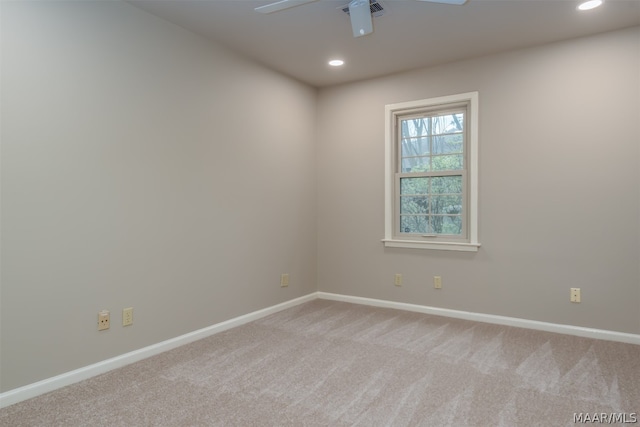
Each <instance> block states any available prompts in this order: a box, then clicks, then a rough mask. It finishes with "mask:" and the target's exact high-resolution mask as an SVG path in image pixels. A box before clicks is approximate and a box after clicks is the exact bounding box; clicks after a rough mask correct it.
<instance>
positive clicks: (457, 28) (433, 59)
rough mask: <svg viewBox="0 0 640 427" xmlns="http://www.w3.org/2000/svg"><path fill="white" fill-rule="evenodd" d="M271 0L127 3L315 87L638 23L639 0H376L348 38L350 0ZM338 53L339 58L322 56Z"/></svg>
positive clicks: (146, 0) (134, 0) (148, 0)
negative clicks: (584, 0)
mask: <svg viewBox="0 0 640 427" xmlns="http://www.w3.org/2000/svg"><path fill="white" fill-rule="evenodd" d="M273 1H275V0H261V1H254V0H131V1H129V3H131V4H133V5H135V6H137V7H140V8H141V9H144V10H147V11H149V12H151V13H153V14H155V15H157V16H160V17H162V18H164V19H166V20H168V21H171V22H173V23H175V24H178V25H180V26H182V27H185V28H187V29H189V30H191V31H193V32H195V33H198V34H201V35H203V36H205V37H208V38H210V39H212V40H215V41H216V42H218V43H219V44H222V45H224V46H227V47H228V48H231V49H233V50H235V51H237V52H240V53H242V54H244V55H246V56H248V57H250V58H252V59H254V60H256V61H258V62H260V63H262V64H264V65H266V66H268V67H270V68H272V69H275V70H278V71H281V72H282V73H285V74H287V75H289V76H292V77H294V78H296V79H298V80H300V81H303V82H305V83H308V84H310V85H313V86H316V87H323V86H329V85H335V84H340V83H345V82H351V81H355V80H361V79H366V78H371V77H377V76H382V75H386V74H392V73H396V72H400V71H405V70H410V69H415V68H422V67H428V66H435V65H438V64H442V63H446V62H451V61H456V60H460V59H465V58H471V57H478V56H483V55H487V54H491V53H495V52H500V51H506V50H511V49H516V48H522V47H527V46H533V45H538V44H543V43H549V42H554V41H559V40H563V39H568V38H574V37H581V36H585V35H589V34H595V33H600V32H604V31H611V30H615V29H620V28H625V27H629V26H633V25H640V0H605V3H604V4H603V5H602V6H601V7H599V8H597V9H594V10H591V11H587V12H579V11H577V10H576V6H577V5H578V3H579V2H578V0H469V1H468V2H467V4H465V5H463V6H454V5H443V4H435V3H423V2H418V1H415V0H380V3H382V5H383V7H384V8H385V14H384V15H383V16H381V17H378V18H374V33H373V34H371V35H368V36H364V37H359V38H353V36H352V33H351V25H350V21H349V17H348V15H346V14H345V13H344V12H342V11H341V10H340V9H339V8H338V7H339V6H342V5H344V4H346V3H348V0H338V1H336V0H320V1H317V2H315V3H309V4H305V5H302V6H298V7H294V8H291V9H287V10H284V11H280V12H277V13H272V14H269V15H264V14H259V13H256V12H254V10H253V9H254V8H255V7H256V6H261V5H265V4H269V3H272V2H273ZM338 57H339V58H342V59H344V60H345V62H346V64H345V65H344V66H343V67H341V68H339V69H336V68H332V67H329V66H328V65H327V61H328V60H329V59H331V58H338Z"/></svg>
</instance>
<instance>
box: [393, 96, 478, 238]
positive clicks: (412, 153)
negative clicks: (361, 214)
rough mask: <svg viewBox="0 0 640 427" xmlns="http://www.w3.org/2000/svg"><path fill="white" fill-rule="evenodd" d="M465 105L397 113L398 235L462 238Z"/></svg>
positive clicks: (464, 222) (464, 233)
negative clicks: (403, 113)
mask: <svg viewBox="0 0 640 427" xmlns="http://www.w3.org/2000/svg"><path fill="white" fill-rule="evenodd" d="M465 117H466V107H459V108H456V109H453V110H447V111H443V110H440V109H438V110H435V111H426V112H420V113H419V114H417V115H416V114H415V113H412V114H408V115H398V116H397V117H396V120H397V125H396V128H397V131H398V135H397V146H396V152H397V154H398V155H397V156H396V157H397V164H396V175H395V176H396V178H395V179H396V193H397V195H398V196H397V200H396V210H397V215H396V219H397V220H396V225H395V234H396V235H397V236H403V238H404V237H406V236H411V237H413V238H416V237H419V238H435V237H439V236H442V237H447V238H448V239H466V226H465V224H466V220H465V218H466V210H467V209H466V205H467V203H466V197H465V187H466V185H465V181H466V173H465V152H466V150H465V145H466V144H465V141H466V139H467V138H466V136H465V135H466V132H465V122H466V120H465Z"/></svg>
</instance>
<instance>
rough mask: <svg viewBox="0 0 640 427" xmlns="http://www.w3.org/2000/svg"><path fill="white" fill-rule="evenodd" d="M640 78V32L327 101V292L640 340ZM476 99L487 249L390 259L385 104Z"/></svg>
mask: <svg viewBox="0 0 640 427" xmlns="http://www.w3.org/2000/svg"><path fill="white" fill-rule="evenodd" d="M639 66H640V31H639V29H638V28H637V27H636V28H634V29H628V30H624V31H618V32H613V33H608V34H602V35H598V36H594V37H589V38H583V39H577V40H572V41H567V42H563V43H557V44H552V45H547V46H542V47H539V48H532V49H527V50H520V51H515V52H511V53H507V54H500V55H494V56H490V57H483V58H479V59H474V60H468V61H464V62H457V63H452V64H449V65H445V66H441V67H437V68H431V69H426V70H420V71H415V72H410V73H405V74H400V75H394V76H390V77H385V78H379V79H375V80H370V81H364V82H359V83H355V84H349V85H344V86H339V87H333V88H328V89H324V90H322V91H320V93H319V103H318V111H319V112H318V115H319V120H318V129H319V140H318V287H319V290H320V291H326V292H335V293H339V294H348V295H356V296H361V297H370V298H379V299H385V300H391V301H400V302H406V303H415V304H422V305H429V306H435V307H443V308H449V309H456V310H465V311H472V312H478V313H490V314H497V315H504V316H513V317H518V318H524V319H533V320H539V321H546V322H554V323H561V324H570V325H577V326H586V327H594V328H601V329H608V330H614V331H622V332H630V333H640V277H639V269H638V265H639V260H640V253H639V238H640V234H639V228H638V226H639V220H640V212H639V205H638V200H639V195H640V188H639V185H640V181H639V179H638V178H639V177H638V170H639V169H640V167H639V166H640V165H639V161H640V157H639V152H638V146H639V143H640V130H639V122H640V105H639V104H640V87H639V81H640V79H639V78H638V77H639V75H640V68H639ZM476 90H477V91H479V94H480V107H479V108H480V123H479V126H480V138H479V147H480V164H479V185H480V193H479V203H480V206H479V235H480V242H481V243H482V247H481V248H480V250H479V252H477V253H456V252H445V251H424V250H423V251H420V250H403V249H393V248H387V249H385V248H383V244H382V243H381V242H380V239H382V238H383V233H384V212H383V207H384V164H383V160H384V106H385V104H389V103H397V102H402V101H410V100H416V99H422V98H429V97H434V96H441V95H449V94H455V93H462V92H468V91H476ZM394 273H402V274H403V279H404V285H403V286H402V287H395V286H394V285H393V275H394ZM434 275H441V276H442V281H443V289H442V290H435V289H433V279H432V278H433V276H434ZM570 287H579V288H581V289H582V303H581V304H572V303H570V302H569V288H570Z"/></svg>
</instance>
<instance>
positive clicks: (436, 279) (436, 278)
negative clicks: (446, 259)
mask: <svg viewBox="0 0 640 427" xmlns="http://www.w3.org/2000/svg"><path fill="white" fill-rule="evenodd" d="M433 287H434V288H436V289H442V277H440V276H433Z"/></svg>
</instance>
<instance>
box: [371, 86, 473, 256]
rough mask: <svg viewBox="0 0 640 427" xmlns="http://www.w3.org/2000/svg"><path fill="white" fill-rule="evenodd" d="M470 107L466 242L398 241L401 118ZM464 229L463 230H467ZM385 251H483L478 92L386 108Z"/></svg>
mask: <svg viewBox="0 0 640 427" xmlns="http://www.w3.org/2000/svg"><path fill="white" fill-rule="evenodd" d="M462 103H464V104H467V116H466V118H465V121H466V123H465V128H466V132H467V143H466V146H465V168H464V172H463V174H466V180H465V182H464V183H463V187H464V190H463V192H464V193H465V194H466V207H467V212H466V215H465V216H464V217H463V221H466V223H465V224H464V226H466V238H465V239H464V240H460V239H447V238H446V237H445V236H437V238H433V236H418V237H415V236H410V239H409V238H407V239H404V238H398V237H397V235H396V233H394V230H395V225H396V224H397V223H398V222H397V221H399V217H398V216H399V213H398V212H399V210H398V209H399V208H398V206H397V204H399V199H400V198H399V197H396V196H397V195H396V192H397V191H399V190H398V189H397V188H396V186H397V184H396V181H397V180H396V175H397V174H399V173H400V171H398V170H397V168H398V164H399V162H398V158H397V156H398V155H399V154H398V153H399V149H398V132H397V123H398V117H400V116H405V115H408V114H411V113H415V112H417V111H420V110H423V109H424V110H431V111H433V110H434V109H435V110H439V109H440V108H442V109H443V110H446V109H449V108H450V107H451V106H456V105H458V106H459V105H460V104H462ZM464 226H463V227H464ZM382 242H384V245H385V247H395V248H413V249H436V250H453V251H467V252H477V251H478V248H479V247H480V243H479V242H478V92H467V93H461V94H457V95H448V96H441V97H437V98H429V99H422V100H418V101H410V102H401V103H397V104H389V105H386V106H385V225H384V239H382Z"/></svg>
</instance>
